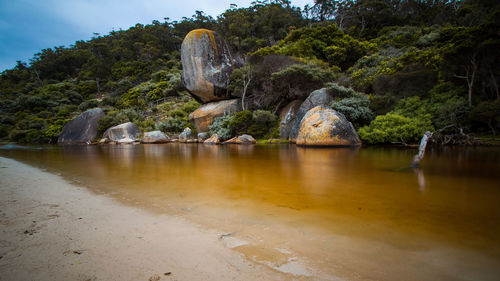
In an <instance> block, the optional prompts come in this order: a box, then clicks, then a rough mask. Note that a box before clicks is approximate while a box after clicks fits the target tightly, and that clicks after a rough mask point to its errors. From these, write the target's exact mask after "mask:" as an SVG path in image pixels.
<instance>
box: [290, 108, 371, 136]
mask: <svg viewBox="0 0 500 281" xmlns="http://www.w3.org/2000/svg"><path fill="white" fill-rule="evenodd" d="M360 144H361V141H360V140H359V137H358V134H357V133H356V130H355V129H354V127H353V126H352V124H351V122H349V121H348V120H347V119H346V118H345V117H344V115H343V114H342V113H339V112H337V111H335V110H333V109H331V108H329V107H326V106H321V105H320V106H316V107H314V108H312V109H311V110H309V111H308V112H307V113H306V115H305V116H304V118H302V122H301V124H300V131H299V135H298V137H297V145H306V146H351V145H360Z"/></svg>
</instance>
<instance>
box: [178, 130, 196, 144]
mask: <svg viewBox="0 0 500 281" xmlns="http://www.w3.org/2000/svg"><path fill="white" fill-rule="evenodd" d="M192 134H193V133H192V132H191V129H189V128H185V129H184V131H182V133H181V134H180V135H179V137H178V139H179V142H188V141H189V140H191V139H193V136H192Z"/></svg>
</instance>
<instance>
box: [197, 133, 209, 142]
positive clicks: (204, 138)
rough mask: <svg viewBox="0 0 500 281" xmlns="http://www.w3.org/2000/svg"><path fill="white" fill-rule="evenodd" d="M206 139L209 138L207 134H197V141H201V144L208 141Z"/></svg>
mask: <svg viewBox="0 0 500 281" xmlns="http://www.w3.org/2000/svg"><path fill="white" fill-rule="evenodd" d="M208 137H209V136H208V133H205V132H201V133H198V140H201V142H203V141H205V140H206V139H208Z"/></svg>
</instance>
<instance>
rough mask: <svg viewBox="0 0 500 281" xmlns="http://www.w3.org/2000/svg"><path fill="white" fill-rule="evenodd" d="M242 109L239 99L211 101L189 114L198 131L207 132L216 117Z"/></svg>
mask: <svg viewBox="0 0 500 281" xmlns="http://www.w3.org/2000/svg"><path fill="white" fill-rule="evenodd" d="M238 111H241V102H240V100H239V99H232V100H223V101H217V102H211V103H207V104H204V105H202V106H200V107H199V108H198V109H196V110H195V111H193V112H191V114H189V121H190V122H191V123H193V124H194V126H195V128H196V130H197V131H198V132H207V131H208V127H209V126H210V125H212V123H213V122H214V118H215V117H219V116H223V115H226V114H233V113H236V112H238Z"/></svg>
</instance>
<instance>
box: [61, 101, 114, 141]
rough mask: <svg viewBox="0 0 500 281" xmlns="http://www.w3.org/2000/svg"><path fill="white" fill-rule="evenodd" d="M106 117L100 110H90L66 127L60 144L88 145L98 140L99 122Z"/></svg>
mask: <svg viewBox="0 0 500 281" xmlns="http://www.w3.org/2000/svg"><path fill="white" fill-rule="evenodd" d="M104 116H105V114H104V112H103V111H102V109H100V108H93V109H89V110H87V111H85V112H83V113H82V114H80V115H78V116H77V117H76V118H75V119H73V120H71V121H69V122H68V123H67V124H66V125H64V127H63V129H62V132H61V134H60V135H59V138H58V139H57V142H58V143H62V144H71V143H88V142H92V141H95V140H96V139H97V121H99V119H101V118H103V117H104Z"/></svg>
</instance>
